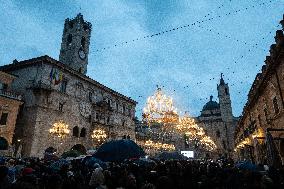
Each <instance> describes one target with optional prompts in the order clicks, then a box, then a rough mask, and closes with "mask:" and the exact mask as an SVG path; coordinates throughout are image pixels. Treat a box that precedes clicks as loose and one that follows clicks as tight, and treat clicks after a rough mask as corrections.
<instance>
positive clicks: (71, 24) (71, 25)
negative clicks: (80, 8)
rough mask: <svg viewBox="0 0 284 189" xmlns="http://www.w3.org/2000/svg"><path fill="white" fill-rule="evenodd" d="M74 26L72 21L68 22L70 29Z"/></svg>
mask: <svg viewBox="0 0 284 189" xmlns="http://www.w3.org/2000/svg"><path fill="white" fill-rule="evenodd" d="M73 26H74V23H73V22H72V21H70V22H69V27H70V28H71V29H72V28H73Z"/></svg>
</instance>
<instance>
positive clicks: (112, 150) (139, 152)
mask: <svg viewBox="0 0 284 189" xmlns="http://www.w3.org/2000/svg"><path fill="white" fill-rule="evenodd" d="M142 156H145V152H144V151H143V149H142V148H141V147H139V146H138V145H137V144H136V143H135V142H134V141H132V140H129V139H123V140H113V141H110V142H107V143H105V144H103V145H102V146H101V147H100V148H99V149H98V150H97V152H96V153H95V154H94V155H93V157H96V158H98V159H100V160H102V161H105V162H108V161H110V162H122V161H123V160H125V159H132V158H139V157H142Z"/></svg>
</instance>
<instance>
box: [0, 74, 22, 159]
mask: <svg viewBox="0 0 284 189" xmlns="http://www.w3.org/2000/svg"><path fill="white" fill-rule="evenodd" d="M14 79H16V77H15V76H13V75H11V74H8V73H5V72H2V71H0V155H13V152H14V149H13V145H12V143H13V136H14V131H15V125H16V120H17V115H18V112H19V108H20V105H21V104H22V103H23V102H22V101H21V96H20V95H18V94H16V93H15V92H13V91H12V90H11V84H12V82H13V80H14Z"/></svg>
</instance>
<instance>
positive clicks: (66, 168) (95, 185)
mask: <svg viewBox="0 0 284 189" xmlns="http://www.w3.org/2000/svg"><path fill="white" fill-rule="evenodd" d="M264 163H265V162H264ZM256 167H257V166H256ZM258 168H259V169H258ZM258 168H257V169H252V168H248V169H244V168H238V167H237V166H235V164H234V162H233V161H232V159H228V158H222V159H219V160H217V161H212V160H211V159H208V158H207V159H204V160H155V163H153V162H152V163H151V164H150V163H149V164H147V163H145V164H139V163H137V162H135V161H131V160H130V161H126V162H120V163H118V162H109V163H106V164H105V165H104V166H101V165H100V164H98V163H94V164H91V165H90V164H86V163H85V160H84V159H81V160H80V159H74V160H70V161H66V160H64V159H61V160H57V159H54V160H48V161H45V160H40V159H38V158H25V159H13V158H4V157H0V189H69V188H72V189H73V188H74V189H118V188H121V189H160V188H161V189H167V188H169V189H174V188H176V189H187V188H192V189H195V188H196V189H201V188H212V189H220V188H221V189H223V188H224V189H226V188H230V189H241V188H244V189H250V188H260V189H268V188H284V169H283V167H278V168H277V169H276V168H274V167H269V169H266V171H264V169H263V166H262V165H259V166H258Z"/></svg>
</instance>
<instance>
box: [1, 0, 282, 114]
mask: <svg viewBox="0 0 284 189" xmlns="http://www.w3.org/2000/svg"><path fill="white" fill-rule="evenodd" d="M260 4H261V5H260ZM79 12H81V13H82V14H83V16H84V19H85V20H87V21H89V22H91V23H92V34H91V35H92V36H91V44H90V53H89V64H88V72H87V75H88V76H90V77H91V78H93V79H95V80H97V81H98V82H100V83H102V84H104V85H106V86H108V87H110V88H112V89H114V90H116V91H118V92H120V93H122V94H124V95H126V96H129V97H131V98H132V99H134V100H136V101H137V102H138V105H137V107H136V112H137V116H138V117H141V110H142V108H143V107H144V105H145V102H146V98H147V97H148V96H149V95H152V94H153V93H154V92H155V90H156V85H159V86H160V87H162V88H163V90H164V91H165V93H166V94H167V95H170V96H172V97H173V99H174V102H175V104H176V106H177V108H178V110H179V111H182V112H184V111H189V113H190V114H191V115H194V116H198V115H199V114H200V111H201V109H202V107H203V105H204V104H205V103H206V102H207V101H208V100H209V96H210V95H213V96H214V100H216V101H218V99H217V83H218V82H219V79H220V73H221V72H222V73H224V79H225V81H226V82H228V83H229V86H230V93H231V100H232V107H233V113H234V115H235V116H239V115H240V114H241V112H242V109H243V106H244V104H245V102H246V100H247V94H248V91H249V89H250V87H251V84H252V82H253V80H254V78H255V76H256V74H257V73H258V72H259V71H260V69H261V66H262V65H263V64H264V60H265V56H267V55H269V47H270V45H271V44H273V43H274V36H275V32H276V30H279V29H281V27H280V25H279V21H280V20H281V19H282V18H283V14H284V0H273V1H269V0H231V1H229V0H223V1H221V0H145V1H143V0H123V1H122V0H120V1H119V0H92V1H91V0H89V1H87V0H82V1H79V0H74V1H71V0H64V1H63V0H62V1H58V0H49V1H47V0H46V1H41V0H17V1H12V0H0V14H1V16H0V23H1V27H0V65H4V64H10V63H11V62H12V61H13V60H14V59H17V60H19V61H20V60H25V59H30V58H34V57H37V56H42V55H49V56H51V57H53V58H55V59H57V60H58V57H59V51H60V45H61V37H62V32H63V26H64V20H65V19H66V18H73V17H75V16H76V15H77V14H78V13H79ZM208 19H210V20H208ZM197 21H199V22H200V23H196V22H197ZM192 23H196V24H195V25H191V24H192ZM185 25H190V26H189V27H183V28H180V27H181V26H185ZM173 28H178V29H175V30H172V29H173ZM168 30H171V32H165V31H168ZM162 32H164V34H162ZM156 33H161V34H162V35H155V34H156ZM148 35H149V36H151V35H155V36H153V37H146V38H144V36H148ZM137 38H138V40H136V39H137ZM133 40H135V41H134V42H133ZM125 42H127V43H125ZM115 45H116V46H115ZM104 48H106V49H105V50H104ZM97 50H99V51H97Z"/></svg>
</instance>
